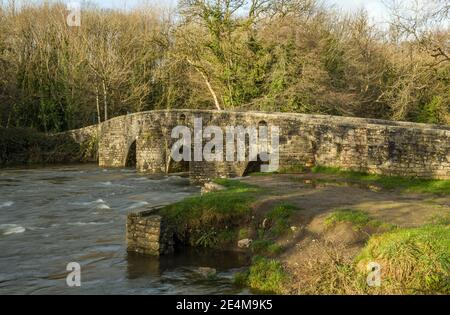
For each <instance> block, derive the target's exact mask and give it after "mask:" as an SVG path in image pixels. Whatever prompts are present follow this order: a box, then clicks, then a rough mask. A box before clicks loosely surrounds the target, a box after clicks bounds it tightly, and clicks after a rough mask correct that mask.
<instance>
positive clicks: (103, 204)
mask: <svg viewBox="0 0 450 315" xmlns="http://www.w3.org/2000/svg"><path fill="white" fill-rule="evenodd" d="M199 190H200V189H199V188H198V187H193V186H190V185H189V181H188V179H186V178H181V177H177V176H173V177H159V178H156V177H149V176H141V175H138V174H137V173H136V172H135V171H134V170H129V169H122V170H104V169H101V168H98V167H96V166H92V165H82V166H64V167H52V168H44V169H20V170H0V294H239V293H247V292H246V291H245V290H244V291H243V290H241V289H238V288H236V287H235V286H233V284H232V279H233V277H234V274H235V273H236V272H239V271H241V270H242V268H243V266H245V264H246V263H247V261H246V259H245V258H244V257H242V256H240V255H238V254H235V253H217V252H205V251H197V250H183V251H182V252H180V253H177V254H174V255H171V256H167V257H163V258H161V259H157V258H152V257H142V256H138V255H133V254H127V252H126V244H125V224H126V215H127V213H129V212H130V211H133V210H136V209H139V208H143V207H145V206H150V205H158V204H163V203H170V202H174V201H178V200H181V199H183V198H185V197H188V196H190V195H193V194H198V193H199ZM71 262H77V263H79V264H80V265H81V287H75V288H69V287H68V286H67V284H66V277H67V274H68V272H67V271H66V267H67V264H69V263H71ZM203 267H209V268H214V269H216V270H217V273H216V275H215V276H214V277H205V276H204V274H202V272H201V271H202V270H203V269H202V268H203Z"/></svg>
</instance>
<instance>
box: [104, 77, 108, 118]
mask: <svg viewBox="0 0 450 315" xmlns="http://www.w3.org/2000/svg"><path fill="white" fill-rule="evenodd" d="M107 96H108V94H107V91H106V84H105V81H103V101H104V103H105V121H107V120H108V101H107V100H106V98H107Z"/></svg>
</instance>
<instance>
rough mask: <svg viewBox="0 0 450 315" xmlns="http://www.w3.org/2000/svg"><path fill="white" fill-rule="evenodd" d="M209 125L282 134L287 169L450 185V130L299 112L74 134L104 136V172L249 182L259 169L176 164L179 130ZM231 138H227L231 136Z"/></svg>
mask: <svg viewBox="0 0 450 315" xmlns="http://www.w3.org/2000/svg"><path fill="white" fill-rule="evenodd" d="M194 117H196V118H202V120H203V126H204V127H206V126H209V125H214V126H219V127H221V128H222V129H224V130H225V128H226V127H227V126H243V127H249V126H254V127H258V126H261V125H262V124H263V125H267V126H269V127H270V126H278V127H279V128H280V137H279V143H280V150H279V158H280V168H281V169H287V168H289V167H292V166H298V165H310V166H312V165H321V166H330V167H340V168H342V169H348V170H355V171H363V172H368V173H375V174H383V175H399V176H410V177H421V178H438V179H450V127H447V126H435V125H427V124H416V123H406V122H392V121H383V120H375V119H361V118H348V117H335V116H322V115H304V114H293V113H263V112H231V111H209V110H161V111H159V110H158V111H150V112H140V113H136V114H131V115H127V116H121V117H116V118H113V119H111V120H108V121H106V122H103V123H102V124H100V125H98V126H97V127H96V128H93V127H88V128H84V129H80V130H76V131H72V134H73V135H74V136H75V139H77V141H81V139H84V138H86V136H88V135H93V133H95V135H96V136H97V137H98V154H99V165H100V166H101V167H107V168H109V167H111V168H114V167H118V168H121V167H126V166H134V165H136V167H137V169H138V170H139V171H141V172H146V173H153V174H156V173H170V172H177V171H189V173H190V176H191V179H192V181H193V182H194V183H202V182H205V181H207V180H209V179H211V178H218V177H236V176H242V175H244V174H245V173H246V172H248V171H249V167H250V165H251V162H248V161H247V162H226V161H224V162H205V161H202V162H195V161H194V162H189V163H185V164H183V163H181V164H180V163H175V162H174V161H173V160H172V159H171V157H170V150H171V147H172V145H173V143H174V142H175V141H177V139H172V138H171V132H172V128H174V127H175V126H178V125H184V126H187V127H189V128H190V129H193V121H194ZM224 134H225V132H224Z"/></svg>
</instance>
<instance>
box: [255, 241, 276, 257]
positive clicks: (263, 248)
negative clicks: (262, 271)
mask: <svg viewBox="0 0 450 315" xmlns="http://www.w3.org/2000/svg"><path fill="white" fill-rule="evenodd" d="M282 250H283V247H281V246H280V245H278V244H277V243H275V242H274V241H272V240H266V239H263V240H255V241H253V243H252V251H253V253H254V254H256V255H264V256H275V255H278V254H280V253H281V252H282Z"/></svg>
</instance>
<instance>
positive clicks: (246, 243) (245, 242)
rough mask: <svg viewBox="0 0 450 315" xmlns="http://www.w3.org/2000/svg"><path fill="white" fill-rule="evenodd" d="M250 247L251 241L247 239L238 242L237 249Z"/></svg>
mask: <svg viewBox="0 0 450 315" xmlns="http://www.w3.org/2000/svg"><path fill="white" fill-rule="evenodd" d="M250 245H252V240H251V239H249V238H244V239H243V240H240V241H239V242H238V247H239V248H249V247H250Z"/></svg>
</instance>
